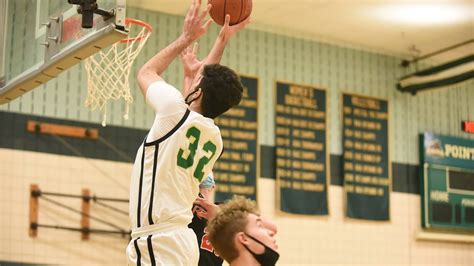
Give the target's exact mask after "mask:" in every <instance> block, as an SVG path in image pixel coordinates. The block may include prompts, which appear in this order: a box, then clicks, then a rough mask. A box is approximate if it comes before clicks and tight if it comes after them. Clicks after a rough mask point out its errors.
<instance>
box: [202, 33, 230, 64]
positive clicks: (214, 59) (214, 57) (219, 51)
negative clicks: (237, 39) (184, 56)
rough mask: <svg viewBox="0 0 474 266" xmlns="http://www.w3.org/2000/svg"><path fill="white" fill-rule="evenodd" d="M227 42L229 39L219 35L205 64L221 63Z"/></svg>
mask: <svg viewBox="0 0 474 266" xmlns="http://www.w3.org/2000/svg"><path fill="white" fill-rule="evenodd" d="M226 44H227V40H226V39H225V38H223V37H221V36H218V37H217V39H216V41H215V42H214V46H213V47H212V49H211V51H210V52H209V55H208V56H207V57H206V59H205V61H204V64H206V65H210V64H219V62H220V61H221V58H222V55H223V54H224V49H225V46H226Z"/></svg>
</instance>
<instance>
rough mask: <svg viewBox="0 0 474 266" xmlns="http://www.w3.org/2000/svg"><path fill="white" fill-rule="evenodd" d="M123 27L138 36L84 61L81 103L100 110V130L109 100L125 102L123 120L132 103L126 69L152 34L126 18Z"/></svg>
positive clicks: (130, 66) (138, 22) (141, 25)
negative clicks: (84, 91)
mask: <svg viewBox="0 0 474 266" xmlns="http://www.w3.org/2000/svg"><path fill="white" fill-rule="evenodd" d="M125 25H126V26H128V27H129V32H131V33H132V32H138V34H136V35H135V37H131V38H128V39H125V40H121V41H119V42H117V43H115V44H113V45H112V46H111V47H110V48H106V49H103V50H101V51H100V52H98V53H96V54H94V55H92V56H90V57H88V58H87V59H86V60H85V69H86V73H87V99H86V102H85V104H86V107H88V108H90V109H91V110H96V109H99V110H100V112H101V113H102V126H104V127H105V125H106V123H105V122H106V120H107V102H108V101H109V100H119V99H120V98H123V99H124V100H125V102H126V109H125V114H124V119H128V112H129V110H130V104H131V103H132V102H133V97H132V95H131V93H130V84H129V75H130V69H131V68H132V64H133V61H134V60H135V58H136V57H137V55H138V54H139V53H140V51H141V49H142V48H143V46H144V45H145V43H146V41H147V39H148V37H150V35H151V32H152V27H151V26H150V25H149V24H147V23H145V22H143V21H139V20H134V19H129V18H127V19H126V20H125ZM134 28H135V29H134Z"/></svg>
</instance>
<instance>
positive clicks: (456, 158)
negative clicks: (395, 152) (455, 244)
mask: <svg viewBox="0 0 474 266" xmlns="http://www.w3.org/2000/svg"><path fill="white" fill-rule="evenodd" d="M420 157H421V158H420V161H421V163H422V164H423V171H422V172H421V173H422V174H421V180H423V182H422V187H421V198H422V206H421V210H422V214H421V221H422V225H423V227H424V228H427V229H438V230H443V231H444V230H456V231H467V232H468V233H469V234H472V233H474V140H470V139H462V138H456V137H450V136H443V135H438V134H433V133H428V132H426V133H424V134H421V135H420Z"/></svg>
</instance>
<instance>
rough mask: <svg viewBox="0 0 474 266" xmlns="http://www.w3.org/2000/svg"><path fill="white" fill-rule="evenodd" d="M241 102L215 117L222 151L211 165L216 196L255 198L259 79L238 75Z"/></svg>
mask: <svg viewBox="0 0 474 266" xmlns="http://www.w3.org/2000/svg"><path fill="white" fill-rule="evenodd" d="M241 80H242V84H243V85H244V93H243V97H242V101H241V102H240V104H239V105H238V106H236V107H234V108H232V109H230V110H229V111H227V112H226V113H225V114H223V115H222V116H220V117H218V118H216V119H214V121H215V122H216V124H217V126H218V127H219V129H220V130H221V134H222V140H223V142H224V152H223V153H222V155H221V157H219V159H218V160H217V162H216V164H215V165H214V169H213V172H214V177H215V180H216V185H217V186H216V197H215V200H216V201H218V202H222V201H224V200H226V199H229V198H231V197H232V196H233V195H243V196H245V197H247V198H251V199H253V200H256V199H257V165H258V164H257V161H258V156H257V136H258V132H257V129H258V123H257V117H258V116H257V107H258V79H257V78H252V77H246V76H241Z"/></svg>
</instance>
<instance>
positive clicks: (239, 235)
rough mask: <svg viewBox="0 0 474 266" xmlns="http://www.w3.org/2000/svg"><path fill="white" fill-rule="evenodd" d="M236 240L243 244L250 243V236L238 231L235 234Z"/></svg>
mask: <svg viewBox="0 0 474 266" xmlns="http://www.w3.org/2000/svg"><path fill="white" fill-rule="evenodd" d="M235 238H236V241H237V242H239V243H241V244H242V245H248V244H249V243H248V241H249V240H248V237H247V236H246V235H245V234H244V232H238V233H237V234H235Z"/></svg>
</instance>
